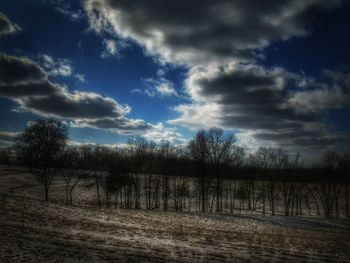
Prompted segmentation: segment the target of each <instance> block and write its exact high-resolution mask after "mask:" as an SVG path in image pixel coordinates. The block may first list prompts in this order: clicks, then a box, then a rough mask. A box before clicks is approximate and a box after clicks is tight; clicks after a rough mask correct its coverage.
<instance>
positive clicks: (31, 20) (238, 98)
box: [0, 0, 350, 156]
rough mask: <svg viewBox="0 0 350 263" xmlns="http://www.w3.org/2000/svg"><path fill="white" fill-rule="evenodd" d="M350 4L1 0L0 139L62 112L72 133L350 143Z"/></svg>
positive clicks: (86, 139)
mask: <svg viewBox="0 0 350 263" xmlns="http://www.w3.org/2000/svg"><path fill="white" fill-rule="evenodd" d="M349 46H350V4H349V2H348V1H340V0H295V1H287V0H280V1H272V0H268V1H258V0H256V1H253V0H252V1H246V0H245V1H241V0H217V1H209V0H201V1H197V0H194V1H185V0H177V1H170V0H168V1H165V0H148V1H141V0H134V1H127V0H85V1H83V0H76V1H75V0H74V1H68V0H51V1H50V0H47V1H44V0H26V1H21V0H3V1H1V2H0V112H1V114H0V143H1V144H3V145H8V144H11V142H13V139H14V138H15V137H16V136H17V135H18V134H19V133H20V132H21V131H23V130H24V129H25V127H26V126H27V125H28V123H30V122H31V121H34V120H36V119H39V118H50V117H54V118H59V119H62V120H63V121H65V122H66V123H67V125H68V126H69V137H70V138H69V140H70V142H71V143H73V144H74V143H76V144H81V143H95V144H106V145H116V144H123V143H125V142H126V141H127V139H128V137H129V136H143V137H145V138H147V139H150V140H154V141H156V142H160V141H162V140H169V141H170V142H172V143H173V144H185V143H186V142H187V141H188V140H190V139H191V138H192V137H193V135H194V134H195V133H196V131H198V129H208V128H211V127H219V128H222V129H223V130H225V131H227V132H231V133H234V134H235V135H236V137H237V141H238V143H239V144H242V145H246V146H247V147H250V148H256V147H259V146H273V147H282V148H285V149H287V150H290V151H298V152H301V153H304V154H305V155H310V156H311V155H315V156H316V155H317V154H320V153H321V152H323V151H325V150H329V149H334V150H338V151H349V149H350V124H349V121H348V118H349V117H348V116H349V114H350V51H349Z"/></svg>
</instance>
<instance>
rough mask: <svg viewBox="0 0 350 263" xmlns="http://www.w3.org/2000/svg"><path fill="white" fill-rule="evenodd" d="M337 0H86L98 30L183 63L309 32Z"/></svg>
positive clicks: (221, 57) (239, 53) (241, 55)
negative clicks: (134, 41) (321, 15)
mask: <svg viewBox="0 0 350 263" xmlns="http://www.w3.org/2000/svg"><path fill="white" fill-rule="evenodd" d="M339 2H340V1H338V0H333V1H329V0H296V1H289V0H280V1H275V0H268V1H241V0H218V1H212V0H194V1H187V0H178V1H164V0H149V1H143V0H135V1H129V0H88V1H87V2H86V4H85V8H86V10H87V13H88V15H89V18H90V23H91V24H92V27H93V28H94V29H95V30H96V31H97V32H104V31H108V32H115V33H117V34H119V35H120V36H122V37H126V38H131V39H133V40H136V41H137V42H138V43H140V44H141V45H143V46H145V47H146V49H147V51H148V52H151V53H152V54H158V55H160V56H162V58H164V59H166V60H167V61H170V62H179V63H185V64H189V65H192V64H197V63H206V62H207V61H213V60H216V61H226V62H227V61H228V60H230V59H232V58H238V59H251V58H254V57H256V52H257V49H260V48H263V47H266V46H267V45H268V44H269V43H270V42H272V41H278V40H285V39H288V38H290V37H292V36H302V35H305V34H307V31H306V29H307V27H308V25H310V23H311V22H312V21H313V20H314V19H315V18H316V17H317V16H316V15H317V14H318V13H319V12H322V11H324V10H326V9H328V8H330V7H333V6H336V5H337V4H338V3H339Z"/></svg>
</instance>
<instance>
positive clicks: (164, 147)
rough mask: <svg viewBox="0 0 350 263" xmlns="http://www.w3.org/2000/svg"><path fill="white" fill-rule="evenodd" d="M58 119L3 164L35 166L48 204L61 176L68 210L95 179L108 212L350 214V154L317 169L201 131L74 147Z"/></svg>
mask: <svg viewBox="0 0 350 263" xmlns="http://www.w3.org/2000/svg"><path fill="white" fill-rule="evenodd" d="M67 139H68V129H67V127H66V126H65V125H64V124H63V123H62V122H61V121H58V120H54V119H48V120H38V121H36V122H33V123H32V124H30V125H29V126H28V127H27V128H26V130H25V131H24V132H23V134H22V135H21V136H20V137H19V138H18V139H17V141H16V143H15V145H14V146H13V147H12V148H11V149H6V150H2V151H1V153H0V159H1V160H2V162H10V161H14V160H15V161H16V162H19V163H21V164H23V165H26V166H28V167H30V169H31V170H32V171H33V173H34V174H35V176H36V178H37V179H38V181H39V182H40V183H41V184H42V185H43V189H44V198H45V200H46V201H48V200H49V194H50V186H51V184H52V182H53V180H54V178H55V177H57V176H61V177H62V178H63V181H64V183H65V196H66V203H67V204H68V205H71V204H73V196H74V195H73V193H74V190H75V189H76V188H77V186H78V185H79V183H80V182H81V181H82V180H85V178H84V177H86V178H87V179H89V180H91V179H93V184H92V185H93V187H94V188H95V192H96V205H97V206H99V207H102V206H105V207H108V208H113V207H121V208H134V209H141V208H142V209H162V210H169V209H171V210H176V211H183V210H188V211H201V212H232V213H233V212H235V211H238V212H239V213H241V212H242V211H250V212H259V213H262V214H270V215H275V214H276V213H278V214H284V215H286V216H297V215H302V214H309V215H311V214H317V215H323V216H325V217H337V218H339V217H340V216H346V217H349V216H350V215H349V214H350V211H349V181H350V180H349V170H350V155H349V154H340V153H337V152H335V151H327V152H326V153H325V154H324V155H323V156H322V158H321V159H320V161H319V163H318V164H317V165H315V166H314V167H312V168H306V167H304V165H303V161H302V158H301V156H300V155H299V154H291V153H288V152H287V151H284V150H283V149H281V148H273V147H260V148H258V149H257V150H256V151H249V150H248V149H246V148H245V147H242V146H239V145H238V144H237V142H236V138H235V136H234V134H232V133H227V132H224V131H223V130H221V129H217V128H212V129H209V130H200V131H198V132H197V133H196V135H195V136H194V137H193V138H192V139H191V140H190V141H189V143H188V144H187V145H185V146H174V145H172V144H171V143H170V142H168V141H163V142H161V143H159V144H156V143H155V142H154V141H150V140H146V139H145V138H143V137H130V138H129V140H128V143H127V145H125V146H124V147H115V148H111V147H105V146H98V145H94V146H92V145H81V146H74V147H73V146H67Z"/></svg>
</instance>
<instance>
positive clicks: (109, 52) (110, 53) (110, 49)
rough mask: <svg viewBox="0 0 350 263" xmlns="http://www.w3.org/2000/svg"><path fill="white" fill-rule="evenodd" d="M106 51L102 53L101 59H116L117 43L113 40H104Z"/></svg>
mask: <svg viewBox="0 0 350 263" xmlns="http://www.w3.org/2000/svg"><path fill="white" fill-rule="evenodd" d="M103 46H104V50H103V51H102V53H101V58H108V57H115V56H117V55H118V47H117V42H116V41H115V40H113V39H104V40H103Z"/></svg>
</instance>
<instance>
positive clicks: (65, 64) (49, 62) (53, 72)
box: [39, 54, 73, 77]
mask: <svg viewBox="0 0 350 263" xmlns="http://www.w3.org/2000/svg"><path fill="white" fill-rule="evenodd" d="M39 59H40V62H41V64H42V66H43V67H44V69H45V71H46V72H47V74H48V75H49V76H62V77H70V76H71V75H72V74H73V67H72V65H71V61H70V60H69V59H65V58H57V59H54V58H53V57H51V56H49V55H47V54H42V55H40V56H39Z"/></svg>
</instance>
